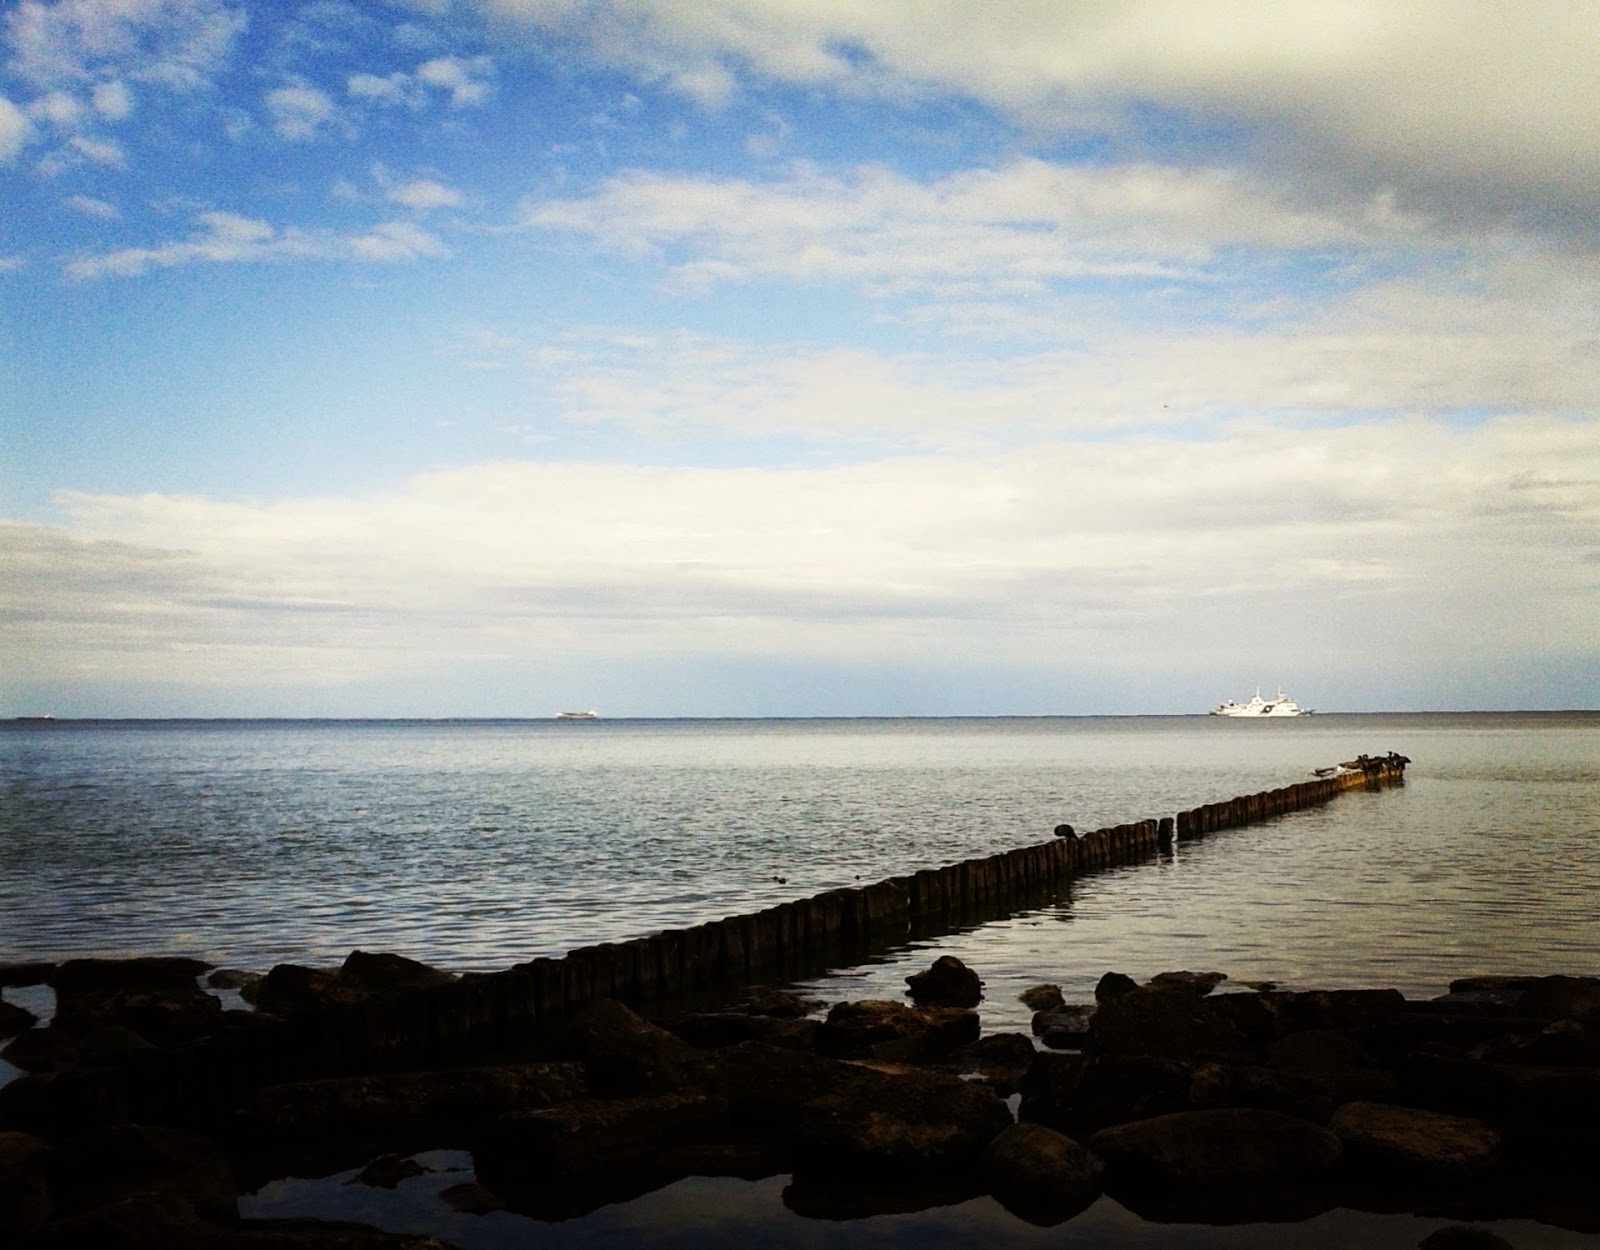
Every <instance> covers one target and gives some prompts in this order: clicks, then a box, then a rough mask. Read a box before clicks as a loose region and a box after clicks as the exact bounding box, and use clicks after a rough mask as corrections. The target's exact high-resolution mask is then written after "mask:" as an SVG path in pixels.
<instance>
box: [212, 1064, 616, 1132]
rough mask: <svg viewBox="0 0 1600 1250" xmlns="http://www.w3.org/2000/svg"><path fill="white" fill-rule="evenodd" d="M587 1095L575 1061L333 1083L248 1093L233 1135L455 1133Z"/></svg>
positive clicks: (302, 1083) (395, 1074) (294, 1084)
mask: <svg viewBox="0 0 1600 1250" xmlns="http://www.w3.org/2000/svg"><path fill="white" fill-rule="evenodd" d="M587 1094H588V1087H587V1085H586V1084H585V1082H584V1079H583V1068H582V1065H581V1064H578V1063H526V1064H503V1065H496V1066H490V1067H479V1068H446V1069H441V1070H439V1071H433V1072H390V1073H380V1074H378V1075H374V1076H351V1077H335V1078H332V1079H328V1080H318V1081H295V1082H290V1083H287V1084H283V1085H269V1086H265V1087H263V1088H260V1089H257V1090H255V1091H253V1092H252V1093H251V1094H250V1095H249V1096H248V1097H247V1098H246V1099H245V1101H244V1103H243V1104H242V1106H241V1107H240V1110H239V1113H238V1116H237V1124H236V1129H237V1131H238V1133H239V1135H240V1136H241V1137H242V1138H244V1139H245V1140H259V1139H261V1138H270V1139H274V1140H287V1139H311V1140H320V1141H326V1140H328V1139H329V1138H333V1137H339V1138H358V1139H359V1138H370V1137H378V1136H382V1135H384V1134H388V1133H395V1132H403V1131H408V1130H421V1131H424V1132H426V1131H436V1130H440V1129H445V1130H450V1129H455V1128H459V1127H461V1126H466V1125H472V1124H475V1123H477V1122H478V1121H480V1120H483V1119H486V1118H489V1117H492V1116H496V1115H499V1114H501V1113H502V1112H505V1111H512V1110H520V1109H525V1108H526V1109H533V1108H539V1107H552V1106H557V1105H559V1104H562V1103H567V1102H573V1101H576V1100H577V1099H579V1098H582V1097H585V1096H586V1095H587Z"/></svg>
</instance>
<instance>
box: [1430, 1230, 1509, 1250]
mask: <svg viewBox="0 0 1600 1250" xmlns="http://www.w3.org/2000/svg"><path fill="white" fill-rule="evenodd" d="M1417 1250H1512V1245H1511V1243H1510V1242H1509V1241H1507V1240H1506V1239H1505V1238H1504V1237H1502V1236H1501V1235H1500V1234H1499V1233H1497V1232H1495V1231H1493V1230H1492V1229H1488V1228H1476V1227H1474V1226H1473V1225H1471V1224H1446V1225H1445V1226H1444V1227H1443V1228H1436V1229H1434V1230H1433V1231H1432V1232H1431V1233H1429V1234H1428V1235H1427V1236H1426V1237H1424V1238H1423V1239H1422V1240H1421V1241H1419V1242H1418V1243H1417Z"/></svg>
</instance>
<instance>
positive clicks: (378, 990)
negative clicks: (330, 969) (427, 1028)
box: [339, 951, 455, 995]
mask: <svg viewBox="0 0 1600 1250" xmlns="http://www.w3.org/2000/svg"><path fill="white" fill-rule="evenodd" d="M339 979H340V980H341V981H343V982H345V983H346V984H348V985H351V986H354V987H355V988H356V989H359V990H365V991H366V992H367V993H369V994H375V995H383V994H401V993H409V992H412V991H415V990H431V989H436V988H438V987H439V986H441V985H449V984H450V983H451V982H452V981H454V980H455V977H453V976H452V975H451V974H450V973H448V972H441V971H440V970H439V969H437V968H430V967H429V966H428V965H427V964H423V963H418V962H417V961H416V960H415V959H407V958H406V957H405V956H404V955H392V954H389V953H387V952H374V953H369V952H367V951H351V952H350V954H349V955H347V956H346V957H345V961H344V965H343V966H342V967H341V968H340V969H339Z"/></svg>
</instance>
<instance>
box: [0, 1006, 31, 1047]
mask: <svg viewBox="0 0 1600 1250" xmlns="http://www.w3.org/2000/svg"><path fill="white" fill-rule="evenodd" d="M37 1023H39V1018H38V1017H37V1016H35V1015H34V1014H33V1012H31V1011H29V1010H28V1009H27V1008H26V1007H19V1006H17V1004H16V1003H8V1002H6V1001H5V1000H4V999H0V1038H5V1037H15V1036H16V1035H17V1034H18V1033H21V1032H23V1031H24V1030H27V1029H31V1028H32V1027H33V1026H34V1025H35V1024H37Z"/></svg>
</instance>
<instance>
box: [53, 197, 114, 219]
mask: <svg viewBox="0 0 1600 1250" xmlns="http://www.w3.org/2000/svg"><path fill="white" fill-rule="evenodd" d="M66 204H67V207H68V208H70V209H72V210H73V211H74V212H78V213H82V214H83V215H84V216H85V217H97V218H99V219H100V220H101V221H116V220H117V219H118V218H120V217H121V216H122V211H121V210H120V209H119V208H118V207H117V206H116V205H115V204H110V203H107V202H106V201H105V200H97V199H95V198H94V197H93V196H88V195H69V196H68V197H67V199H66Z"/></svg>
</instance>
